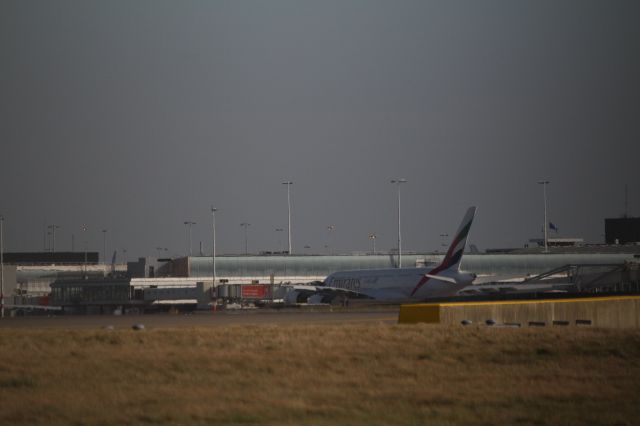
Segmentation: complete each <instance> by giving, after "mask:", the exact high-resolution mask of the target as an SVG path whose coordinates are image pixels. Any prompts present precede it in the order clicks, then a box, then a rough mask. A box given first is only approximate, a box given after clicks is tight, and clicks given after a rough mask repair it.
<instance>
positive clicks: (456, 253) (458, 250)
mask: <svg viewBox="0 0 640 426" xmlns="http://www.w3.org/2000/svg"><path fill="white" fill-rule="evenodd" d="M475 214H476V207H469V209H468V210H467V213H466V214H465V215H464V218H463V219H462V223H460V227H459V228H458V231H457V232H456V234H455V236H454V237H453V241H451V245H450V246H449V250H447V254H446V255H445V257H444V259H443V260H442V263H441V264H440V266H439V267H438V269H440V270H441V271H443V270H446V269H455V270H456V271H457V270H459V269H460V261H461V260H462V253H463V252H464V248H465V246H466V244H467V237H468V236H469V230H470V229H471V223H472V222H473V217H474V216H475Z"/></svg>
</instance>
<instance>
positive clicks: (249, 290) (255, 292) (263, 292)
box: [241, 284, 267, 299]
mask: <svg viewBox="0 0 640 426" xmlns="http://www.w3.org/2000/svg"><path fill="white" fill-rule="evenodd" d="M241 288H242V298H243V299H266V297H267V284H252V285H243V286H241Z"/></svg>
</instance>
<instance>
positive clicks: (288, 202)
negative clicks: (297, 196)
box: [282, 181, 293, 255]
mask: <svg viewBox="0 0 640 426" xmlns="http://www.w3.org/2000/svg"><path fill="white" fill-rule="evenodd" d="M282 184H283V185H287V206H288V207H289V220H288V224H289V226H288V229H289V231H288V237H289V255H292V254H293V253H292V249H291V185H293V182H291V181H285V182H282Z"/></svg>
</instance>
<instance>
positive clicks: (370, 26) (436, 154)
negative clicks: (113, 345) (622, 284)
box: [0, 0, 640, 258]
mask: <svg viewBox="0 0 640 426" xmlns="http://www.w3.org/2000/svg"><path fill="white" fill-rule="evenodd" d="M639 22H640V2H637V1H586V0H576V1H555V0H554V1H513V0H507V1H423V0H420V1H373V0H362V1H355V0H353V1H349V0H338V1H326V0H323V1H313V2H312V1H300V0H291V1H179V2H178V1H86V0H81V1H25V0H20V1H8V0H0V144H1V145H0V146H1V153H0V155H1V157H0V182H1V184H2V190H1V191H0V213H2V214H3V215H4V217H5V226H4V229H5V247H6V250H7V251H35V250H42V249H43V245H44V242H43V226H44V225H45V224H56V225H59V226H60V229H58V230H57V233H56V249H57V250H70V249H71V238H72V237H71V235H72V234H74V235H75V242H76V244H75V248H76V250H82V247H83V240H84V237H83V236H82V235H81V234H82V225H83V224H86V226H87V228H88V230H87V232H86V239H87V240H88V245H89V249H90V250H99V251H102V233H101V230H102V229H107V230H108V233H107V245H108V251H109V252H112V251H113V250H116V249H117V250H122V249H123V248H126V249H127V251H128V253H127V255H128V257H129V258H133V257H134V256H148V255H155V254H156V253H157V251H156V248H157V247H163V248H168V252H169V253H170V254H174V255H177V254H183V253H185V252H186V251H187V250H188V248H187V246H188V239H187V233H186V228H185V225H184V224H183V222H185V221H194V222H196V223H197V224H196V225H194V227H193V251H194V253H197V252H198V251H199V242H200V241H202V242H203V245H204V251H205V252H206V253H210V251H211V213H210V207H211V205H212V204H213V205H215V206H216V207H217V208H218V209H219V211H218V213H217V215H216V219H217V225H218V226H217V230H218V239H217V243H218V250H219V252H224V253H239V252H243V251H244V236H243V235H244V234H243V229H242V227H241V226H240V223H242V222H248V223H251V226H250V227H249V229H248V240H249V250H250V251H252V252H256V251H260V250H276V249H282V248H284V247H285V245H286V227H287V188H286V186H285V185H282V182H283V181H284V180H291V181H293V182H294V184H293V185H292V187H291V191H292V192H291V199H292V227H293V232H292V234H293V251H294V253H295V252H298V253H311V252H314V253H325V252H327V251H331V252H335V253H339V252H340V253H342V252H351V251H365V250H370V248H371V244H370V240H369V238H368V235H369V234H371V233H376V234H377V235H378V238H377V248H378V250H388V249H390V248H393V247H395V246H396V243H397V233H396V232H397V231H396V230H397V201H396V200H397V198H396V196H397V195H396V188H395V186H394V185H392V184H391V183H390V182H389V180H390V179H391V178H394V177H402V178H406V179H407V180H408V183H406V184H404V185H403V187H402V229H403V249H405V250H418V251H423V250H434V249H438V248H440V245H441V243H442V238H441V237H440V234H442V233H448V234H449V235H452V234H453V233H454V232H455V230H456V228H457V226H458V224H459V221H460V220H461V218H462V216H463V214H464V211H465V209H466V208H467V207H468V206H470V205H477V206H478V213H477V216H476V221H475V224H474V226H473V228H472V230H471V235H470V242H471V243H474V244H476V245H477V246H478V247H479V248H480V249H484V248H488V247H520V246H522V245H523V244H524V243H525V242H526V241H527V240H528V239H529V238H535V237H540V235H541V228H542V222H543V197H542V187H541V185H538V184H536V181H538V180H540V179H548V180H550V181H551V183H550V185H549V187H548V196H549V203H548V206H549V219H550V221H552V222H553V223H554V224H556V225H557V227H558V228H559V231H560V232H559V234H558V235H559V236H563V237H583V238H585V240H587V241H589V242H600V241H602V240H603V236H602V235H603V233H604V218H605V217H618V216H620V215H621V214H622V213H624V207H625V205H624V186H625V184H628V187H629V209H628V213H629V214H630V215H634V216H637V215H640V200H639V192H640V172H639V170H640V168H639V164H640V163H639V161H640V147H639V145H640V24H639ZM329 225H334V226H335V230H334V231H333V232H332V235H329V231H328V230H327V227H328V226H329ZM276 228H284V229H285V231H284V232H276V231H275V229H276ZM279 234H283V235H279ZM554 235H555V234H553V233H552V236H554ZM305 245H308V246H310V247H311V248H310V249H304V248H303V247H304V246H305ZM326 245H328V246H329V247H330V248H329V249H327V248H325V246H326Z"/></svg>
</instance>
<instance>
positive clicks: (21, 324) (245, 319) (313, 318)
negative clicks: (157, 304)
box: [0, 309, 398, 329]
mask: <svg viewBox="0 0 640 426" xmlns="http://www.w3.org/2000/svg"><path fill="white" fill-rule="evenodd" d="M376 322H381V323H386V324H396V323H397V322H398V310H397V309H393V310H386V311H379V310H374V311H353V312H349V311H340V312H328V311H327V312H309V311H302V310H285V311H263V310H255V311H226V312H217V313H215V314H211V313H202V312H198V313H195V314H187V315H173V314H165V313H162V314H147V315H122V316H114V315H60V316H51V317H46V316H32V317H14V318H4V319H1V320H0V328H30V329H45V328H56V329H60V328H63V329H64V328H66V329H91V328H96V329H99V328H104V327H108V326H112V327H114V328H117V329H119V328H130V327H131V326H132V325H133V324H143V325H144V326H145V329H158V328H175V327H220V326H234V325H294V324H298V325H299V324H352V323H353V324H356V323H376Z"/></svg>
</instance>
